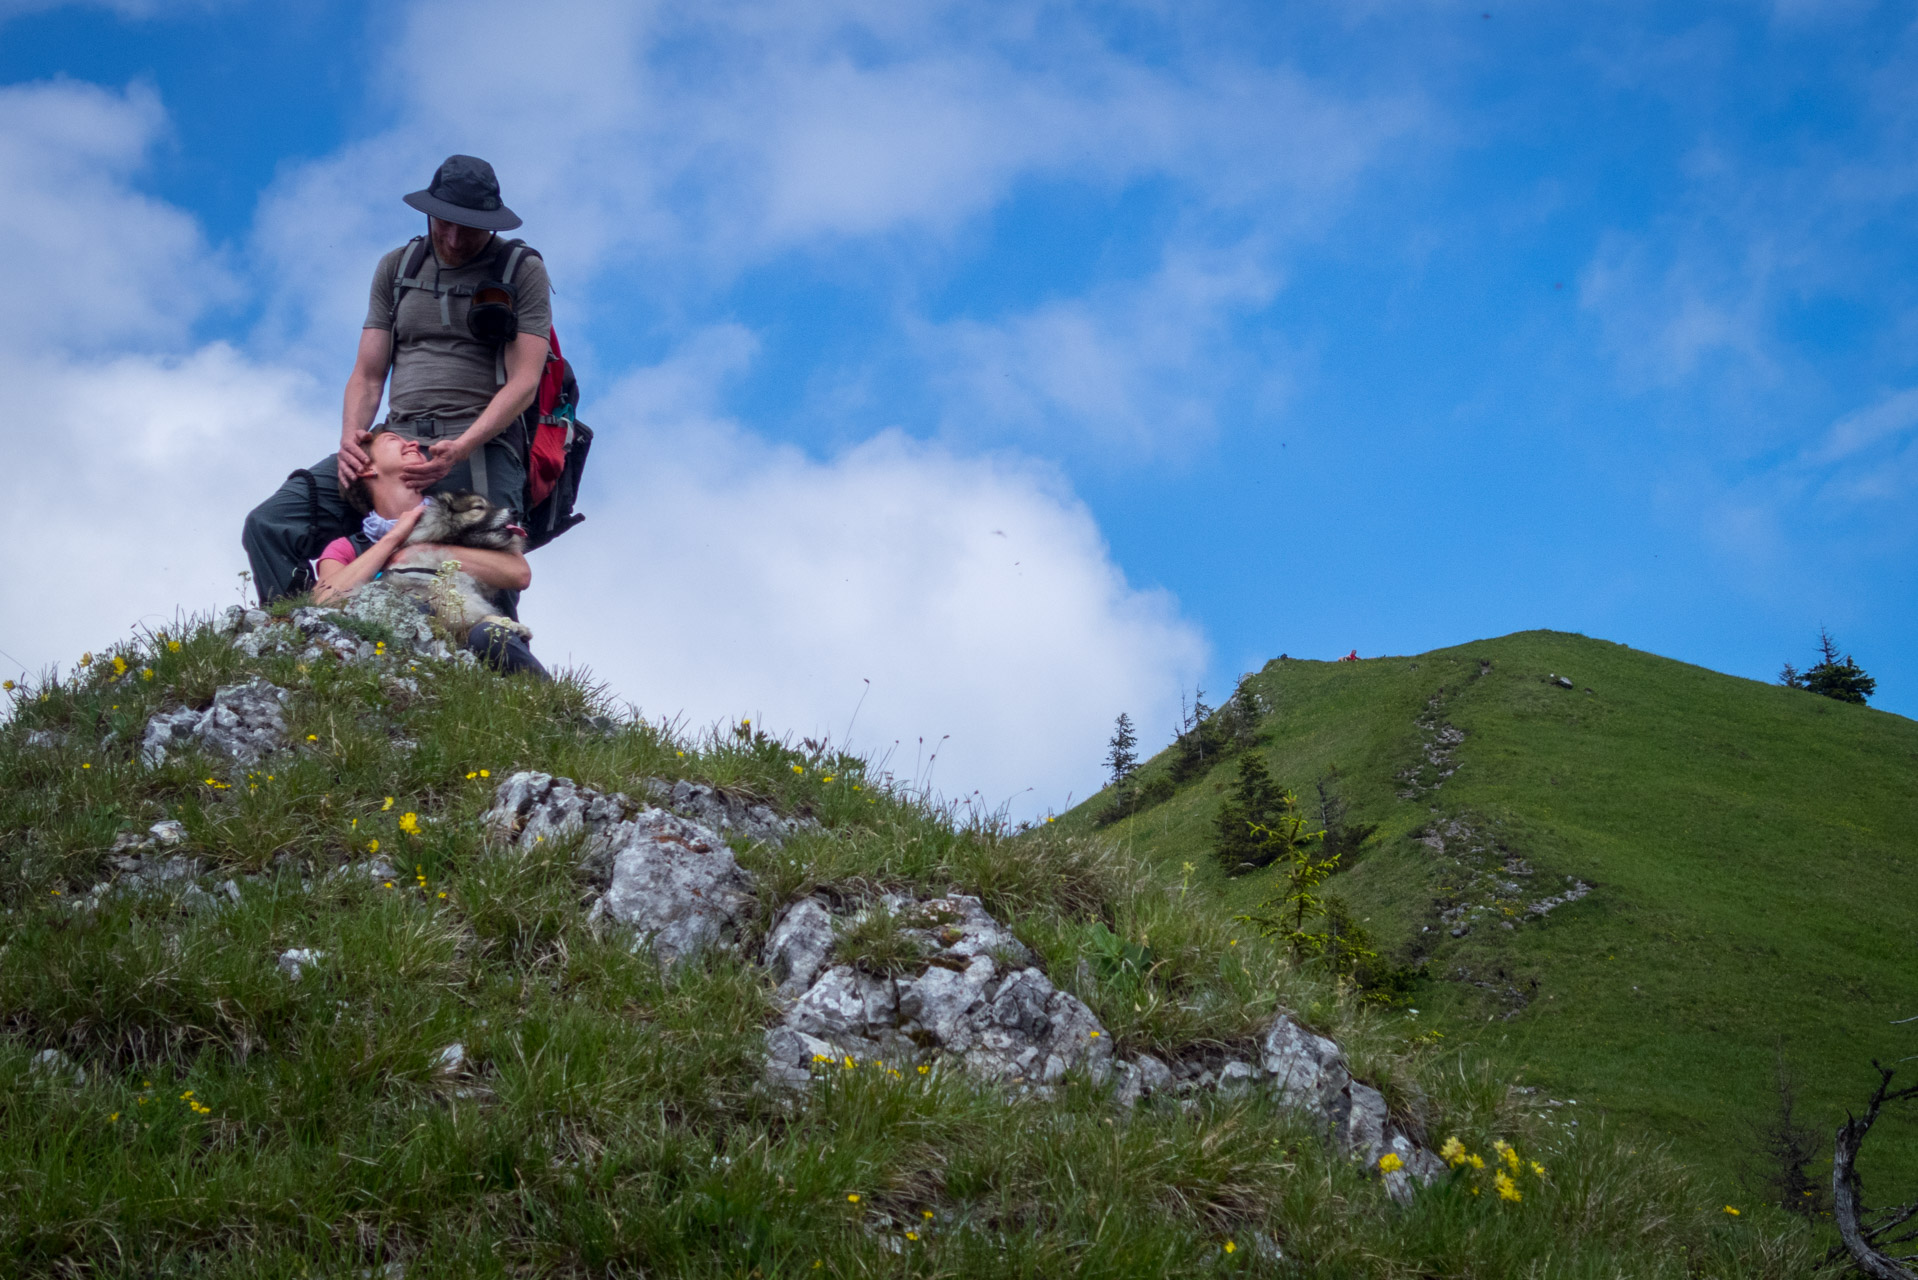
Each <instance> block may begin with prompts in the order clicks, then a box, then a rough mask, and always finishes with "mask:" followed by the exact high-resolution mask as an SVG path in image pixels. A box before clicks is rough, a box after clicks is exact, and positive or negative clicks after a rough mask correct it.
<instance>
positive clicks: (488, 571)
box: [313, 430, 550, 680]
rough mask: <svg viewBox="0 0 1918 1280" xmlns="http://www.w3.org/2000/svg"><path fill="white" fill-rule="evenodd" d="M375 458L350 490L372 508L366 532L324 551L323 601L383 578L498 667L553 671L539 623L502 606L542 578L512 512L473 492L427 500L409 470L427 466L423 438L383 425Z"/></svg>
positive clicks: (350, 498)
mask: <svg viewBox="0 0 1918 1280" xmlns="http://www.w3.org/2000/svg"><path fill="white" fill-rule="evenodd" d="M367 452H368V455H369V457H370V461H369V462H368V464H367V466H366V468H365V469H364V470H363V471H361V473H360V476H359V478H358V479H357V480H355V481H354V482H353V484H352V486H351V487H349V488H348V489H347V490H346V493H345V497H346V500H347V502H349V503H350V504H352V506H353V508H354V509H355V510H357V511H359V512H361V513H363V514H364V515H365V517H366V519H365V523H364V524H362V525H361V526H360V532H359V533H357V534H354V535H353V536H352V537H349V538H335V539H334V540H333V541H332V542H330V543H328V544H327V547H326V550H324V551H322V552H321V553H320V560H319V565H318V566H317V569H316V571H315V572H316V574H317V576H318V578H319V585H318V586H317V587H316V588H314V591H313V602H314V603H315V604H322V605H325V604H334V603H337V602H339V601H341V600H343V599H345V598H346V597H347V596H349V595H351V594H352V593H353V591H354V590H355V589H356V588H358V587H361V586H364V585H365V584H366V583H368V582H371V581H373V580H374V579H376V578H384V579H385V580H386V581H387V582H389V583H390V584H392V585H393V586H395V587H397V588H398V589H400V590H401V591H404V592H407V593H408V594H410V595H413V596H416V597H418V599H419V604H420V609H421V610H422V611H423V612H429V613H431V614H433V615H434V616H435V617H437V618H439V620H440V621H442V622H444V623H445V624H446V625H447V628H448V629H449V630H451V631H452V632H453V635H454V638H455V639H457V640H459V641H460V642H461V643H463V644H465V646H466V647H467V649H468V650H470V651H471V652H472V653H473V654H474V655H476V656H477V657H478V658H479V659H480V660H481V661H482V662H484V663H486V664H487V665H488V666H490V667H492V668H493V669H494V670H496V671H500V672H504V673H506V674H509V675H510V674H512V673H513V672H516V671H525V672H529V673H531V674H532V675H534V676H537V677H538V678H540V679H542V680H544V679H548V678H550V677H548V676H547V674H546V668H545V667H543V666H541V665H540V662H539V659H537V658H535V657H534V656H533V651H532V649H531V648H529V647H528V645H527V643H526V642H527V641H528V640H529V639H531V638H532V634H533V633H532V632H531V631H529V630H527V629H526V628H525V627H524V626H522V625H521V624H520V623H519V622H517V621H516V620H514V619H512V618H510V617H507V616H505V614H504V613H503V612H502V605H501V598H500V595H499V593H501V592H507V591H524V590H525V589H526V588H527V586H528V584H530V583H531V582H532V580H533V571H532V569H531V568H530V567H528V565H527V563H526V554H525V547H526V543H525V538H524V535H523V534H522V533H521V531H520V530H518V529H517V528H515V527H514V526H513V525H512V523H511V521H512V513H511V512H509V511H506V510H505V509H504V508H501V507H496V506H494V505H492V504H491V503H489V502H487V501H486V499H484V498H482V497H480V496H478V495H477V494H471V493H441V494H436V495H434V496H433V497H429V498H424V499H422V498H421V497H420V495H419V492H418V491H417V490H415V489H413V488H411V487H409V486H408V485H407V483H406V481H405V480H404V478H403V477H402V469H403V468H404V467H406V466H408V465H409V464H410V465H415V466H417V465H418V463H419V461H420V446H419V444H418V442H417V441H414V440H411V439H409V438H407V437H405V436H401V435H397V434H395V433H393V432H391V431H385V430H376V431H375V433H374V435H373V439H372V442H371V444H370V445H369V446H368V448H367Z"/></svg>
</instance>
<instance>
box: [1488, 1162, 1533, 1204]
mask: <svg viewBox="0 0 1918 1280" xmlns="http://www.w3.org/2000/svg"><path fill="white" fill-rule="evenodd" d="M1492 1184H1493V1185H1494V1186H1496V1187H1497V1188H1498V1198H1499V1199H1501V1200H1509V1201H1511V1202H1512V1203H1513V1204H1517V1203H1518V1202H1519V1201H1520V1200H1523V1199H1524V1198H1525V1197H1524V1196H1523V1195H1522V1194H1520V1192H1519V1189H1518V1184H1517V1183H1515V1182H1513V1181H1512V1175H1510V1174H1509V1173H1507V1172H1505V1170H1503V1169H1500V1170H1499V1171H1498V1172H1497V1173H1495V1174H1493V1175H1492Z"/></svg>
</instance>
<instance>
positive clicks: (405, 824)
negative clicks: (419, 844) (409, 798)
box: [400, 813, 420, 836]
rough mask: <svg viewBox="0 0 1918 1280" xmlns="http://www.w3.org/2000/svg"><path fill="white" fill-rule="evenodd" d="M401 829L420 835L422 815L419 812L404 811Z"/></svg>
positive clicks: (411, 834) (413, 834) (401, 817)
mask: <svg viewBox="0 0 1918 1280" xmlns="http://www.w3.org/2000/svg"><path fill="white" fill-rule="evenodd" d="M400 830H401V831H404V832H405V833H406V834H407V835H409V836H416V835H418V834H419V833H420V815H419V814H417V813H402V814H401V815H400Z"/></svg>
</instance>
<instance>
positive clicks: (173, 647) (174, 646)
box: [166, 640, 180, 653]
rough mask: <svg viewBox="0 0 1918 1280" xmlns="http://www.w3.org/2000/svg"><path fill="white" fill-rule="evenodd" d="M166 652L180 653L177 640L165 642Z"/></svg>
mask: <svg viewBox="0 0 1918 1280" xmlns="http://www.w3.org/2000/svg"><path fill="white" fill-rule="evenodd" d="M166 651H167V652H168V653H178V652H179V651H180V642H179V641H178V640H169V641H167V642H166Z"/></svg>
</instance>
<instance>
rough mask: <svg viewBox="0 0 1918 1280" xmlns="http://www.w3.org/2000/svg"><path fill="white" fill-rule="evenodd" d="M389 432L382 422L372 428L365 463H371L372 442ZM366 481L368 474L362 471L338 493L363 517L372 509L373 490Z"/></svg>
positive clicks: (388, 428) (367, 443)
mask: <svg viewBox="0 0 1918 1280" xmlns="http://www.w3.org/2000/svg"><path fill="white" fill-rule="evenodd" d="M391 430H392V428H391V427H389V426H387V425H386V424H385V423H384V422H382V423H380V424H379V425H378V426H376V427H374V428H373V432H372V434H371V435H370V436H369V437H368V438H367V441H366V452H367V461H368V462H369V463H370V462H371V461H372V455H373V441H375V440H377V439H379V438H380V434H381V433H382V432H386V431H391ZM368 479H369V477H368V474H367V473H366V472H364V471H362V472H360V474H359V475H358V476H356V477H354V480H353V483H352V484H349V485H347V486H346V488H345V489H343V490H341V491H340V496H341V497H343V498H345V499H346V505H347V506H349V507H351V508H353V510H355V511H357V512H359V513H360V514H361V515H365V514H366V513H367V512H369V511H371V510H372V509H373V488H372V486H371V485H370V484H369V483H368Z"/></svg>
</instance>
